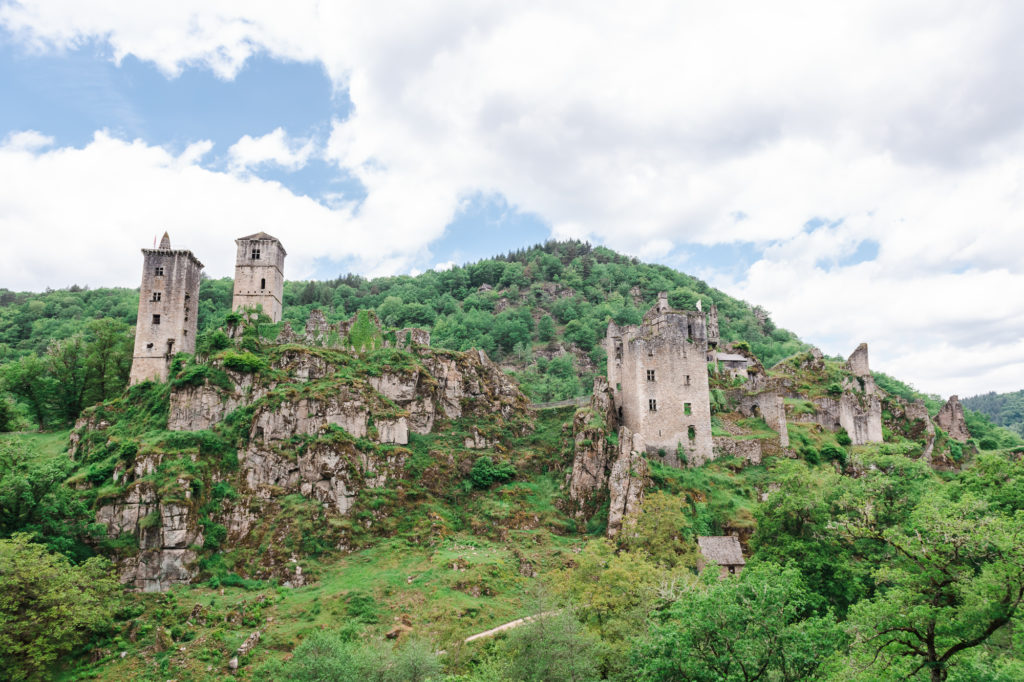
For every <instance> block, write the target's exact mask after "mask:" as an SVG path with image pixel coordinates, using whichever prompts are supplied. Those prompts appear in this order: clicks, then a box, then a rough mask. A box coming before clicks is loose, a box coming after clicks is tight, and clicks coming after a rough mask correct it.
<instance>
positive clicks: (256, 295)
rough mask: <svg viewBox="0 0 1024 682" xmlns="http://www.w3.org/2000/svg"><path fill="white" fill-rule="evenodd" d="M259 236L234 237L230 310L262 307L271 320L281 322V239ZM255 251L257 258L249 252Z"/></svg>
mask: <svg viewBox="0 0 1024 682" xmlns="http://www.w3.org/2000/svg"><path fill="white" fill-rule="evenodd" d="M266 237H267V238H265V239H264V238H261V239H244V238H243V239H236V240H235V244H237V245H238V251H237V254H236V256H235V286H234V293H233V296H232V298H231V309H232V310H238V309H240V308H242V307H255V306H262V307H263V312H264V313H266V314H267V315H269V316H270V319H271V320H273V321H274V322H280V321H281V311H282V305H281V298H282V296H283V292H284V257H285V255H287V254H286V252H285V250H284V247H282V246H281V242H279V241H278V240H276V239H274V238H273V237H270V236H269V235H266ZM255 249H258V250H259V256H260V257H259V258H258V259H255V258H253V257H252V256H253V251H254V250H255Z"/></svg>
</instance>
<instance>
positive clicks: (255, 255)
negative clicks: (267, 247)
mask: <svg viewBox="0 0 1024 682" xmlns="http://www.w3.org/2000/svg"><path fill="white" fill-rule="evenodd" d="M251 258H252V260H259V259H260V250H259V249H253V250H252V256H251Z"/></svg>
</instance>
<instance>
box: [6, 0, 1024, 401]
mask: <svg viewBox="0 0 1024 682" xmlns="http://www.w3.org/2000/svg"><path fill="white" fill-rule="evenodd" d="M1022 28H1024V5H1022V4H1021V3H1017V2H1013V1H1006V2H999V1H995V0H979V2H974V3H963V2H951V1H946V0H927V1H920V2H918V1H904V0H886V1H873V0H865V1H864V2H857V3H824V2H820V0H819V1H811V2H791V1H783V2H777V3H764V2H743V1H738V2H730V3H708V2H687V1H680V0H671V1H665V2H661V1H658V0H651V1H650V2H645V3H635V2H630V3H626V2H606V1H604V0H587V1H585V2H584V1H578V2H577V1H573V0H568V1H566V2H560V3H541V2H531V1H527V0H524V1H523V2H514V3H510V2H486V1H482V0H474V1H472V2H448V1H446V0H434V1H432V2H429V3H424V2H389V3H380V2H330V3H327V2H317V1H315V0H309V1H302V0H293V1H292V2H289V3H281V2H272V1H269V0H268V1H260V0H248V1H247V2H244V3H240V2H234V1H227V0H201V1H199V0H178V1H177V2H175V3H159V4H158V3H144V2H134V3H125V2H122V1H119V0H93V1H91V2H88V3H83V2H79V1H77V0H67V1H64V0H49V1H46V2H37V1H33V0H26V1H24V2H15V1H12V0H0V235H2V237H3V241H4V245H3V248H2V249H0V287H6V288H9V289H15V290H32V291H39V290H43V289H44V288H46V287H52V288H60V287H65V286H70V285H72V284H79V285H88V286H93V287H99V286H137V285H138V278H139V272H140V267H141V265H140V264H141V260H140V255H139V249H140V248H144V247H150V246H152V241H153V239H154V237H157V236H158V235H160V234H162V233H163V232H164V230H167V231H168V232H169V233H170V235H171V239H172V244H173V245H174V246H175V247H179V248H189V249H191V250H192V251H193V252H195V253H196V254H197V256H198V257H199V258H200V260H202V261H203V262H204V263H205V265H206V272H207V274H209V275H210V276H213V277H221V276H227V275H230V274H231V272H232V265H233V256H234V245H233V244H232V240H233V239H235V238H236V237H239V236H242V235H245V234H250V233H253V232H258V231H261V230H263V231H266V232H269V233H271V234H273V235H275V236H277V237H279V238H280V239H281V240H282V242H283V243H284V244H285V247H286V248H287V250H288V254H289V255H288V260H287V263H286V276H287V277H288V278H289V279H309V278H331V277H335V276H338V275H339V274H342V273H346V272H356V273H359V274H363V275H365V276H375V275H390V274H398V273H412V274H415V273H418V272H422V271H424V270H427V269H430V268H435V269H441V268H445V267H449V266H450V265H452V264H461V263H465V262H468V261H473V260H478V259H480V258H485V257H488V256H491V255H495V254H497V253H502V252H505V251H508V250H513V249H516V248H520V247H524V246H528V245H531V244H535V243H538V242H542V241H544V240H546V239H549V238H557V239H564V238H578V239H585V240H589V241H590V242H591V243H594V244H602V245H605V246H608V247H610V248H613V249H615V250H617V251H620V252H623V253H627V254H630V255H633V256H636V257H639V258H641V259H644V260H647V261H651V262H657V263H664V264H666V265H670V266H672V267H675V268H678V269H680V270H683V271H685V272H688V273H690V274H693V275H696V276H698V277H701V278H703V279H705V280H706V281H708V282H709V283H710V284H712V285H714V286H716V287H719V288H721V289H723V290H724V291H726V292H727V293H729V294H730V295H733V296H737V297H740V298H743V299H745V300H747V301H749V302H751V303H752V304H758V305H761V306H763V307H764V308H765V309H767V310H769V311H770V312H771V314H772V318H773V320H774V321H775V322H776V323H777V324H778V325H781V326H784V327H786V328H788V329H791V330H793V331H795V332H796V333H797V334H798V335H799V336H800V337H801V338H803V339H805V340H807V341H809V342H811V343H814V344H816V345H818V346H819V347H820V348H821V349H822V350H823V351H824V352H826V353H828V354H832V355H840V354H841V355H847V354H849V353H850V352H851V351H852V350H853V349H854V347H856V345H857V344H858V343H860V342H861V341H867V342H868V343H869V345H870V349H871V361H872V367H873V368H874V369H877V370H881V371H884V372H886V373H889V374H892V375H894V376H897V377H899V378H901V379H903V380H905V381H908V382H910V383H912V384H913V385H914V386H916V387H917V388H919V389H921V390H923V391H926V392H930V393H938V394H941V395H950V394H954V393H955V394H959V395H961V396H967V395H974V394H977V393H981V392H985V391H989V390H996V391H1010V390H1019V389H1021V388H1024V187H1022V184H1024V41H1022V40H1020V34H1021V30H1022Z"/></svg>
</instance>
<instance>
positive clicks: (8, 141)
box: [2, 130, 54, 152]
mask: <svg viewBox="0 0 1024 682" xmlns="http://www.w3.org/2000/svg"><path fill="white" fill-rule="evenodd" d="M53 142H54V140H53V138H52V137H50V136H49V135H43V134H42V133H41V132H39V131H38V130H20V131H16V132H13V133H10V134H9V135H8V136H7V137H5V138H4V141H3V143H2V144H3V146H4V147H7V148H8V149H11V150H17V151H23V152H32V151H35V150H37V149H45V148H46V147H49V146H51V145H53Z"/></svg>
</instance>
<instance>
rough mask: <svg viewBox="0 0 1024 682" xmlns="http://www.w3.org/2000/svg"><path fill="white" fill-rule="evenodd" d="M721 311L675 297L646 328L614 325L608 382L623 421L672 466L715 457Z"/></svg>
mask: <svg viewBox="0 0 1024 682" xmlns="http://www.w3.org/2000/svg"><path fill="white" fill-rule="evenodd" d="M718 341H719V336H718V310H717V309H716V308H715V307H714V305H712V306H711V309H710V310H709V311H708V312H707V313H705V312H702V311H700V310H697V311H683V310H673V309H672V308H671V307H670V306H669V303H668V294H667V293H665V292H661V293H659V294H658V303H657V305H655V306H654V307H653V308H651V309H650V310H649V311H647V313H646V314H645V315H644V318H643V323H642V324H640V325H629V326H626V327H619V326H618V325H616V324H615V323H614V322H610V323H609V325H608V332H607V335H606V337H605V351H606V352H607V353H608V384H609V386H610V387H611V389H612V391H613V401H614V404H615V408H616V411H617V414H618V417H619V422H620V423H621V424H622V425H623V426H626V427H628V428H629V429H630V430H631V431H632V432H634V433H638V434H640V435H642V436H643V440H644V442H645V443H646V447H647V451H648V452H650V453H657V454H659V455H661V456H662V457H663V459H664V461H665V462H666V463H669V464H673V465H675V466H679V465H680V464H682V458H681V457H680V456H679V455H682V456H684V457H685V460H686V462H687V463H688V464H691V465H699V464H702V463H704V462H706V461H708V460H710V459H712V458H713V454H712V438H711V401H710V391H709V387H708V366H707V363H708V359H709V356H710V357H713V356H714V352H715V349H716V347H717V346H718Z"/></svg>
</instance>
